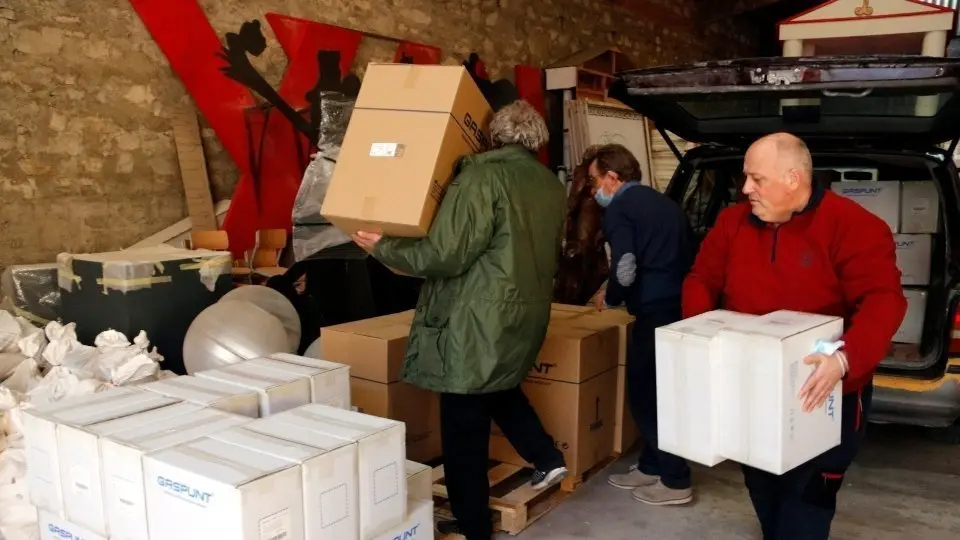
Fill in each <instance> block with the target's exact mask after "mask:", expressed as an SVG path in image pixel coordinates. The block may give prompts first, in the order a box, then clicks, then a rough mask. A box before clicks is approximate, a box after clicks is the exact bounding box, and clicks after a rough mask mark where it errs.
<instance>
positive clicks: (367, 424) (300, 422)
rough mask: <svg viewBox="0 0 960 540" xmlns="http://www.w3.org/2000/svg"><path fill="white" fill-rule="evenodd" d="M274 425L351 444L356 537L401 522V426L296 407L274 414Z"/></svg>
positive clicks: (340, 411)
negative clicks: (356, 493)
mask: <svg viewBox="0 0 960 540" xmlns="http://www.w3.org/2000/svg"><path fill="white" fill-rule="evenodd" d="M276 420H277V421H279V422H288V423H291V424H294V425H296V426H299V427H300V428H302V429H307V430H310V431H314V432H317V433H321V434H323V435H327V436H329V437H334V438H337V439H341V440H344V441H347V442H353V443H356V444H357V447H358V449H357V451H358V455H359V460H358V464H357V469H358V478H359V487H358V490H359V493H360V537H361V538H371V537H373V536H375V535H376V534H379V533H382V532H383V531H385V530H389V529H392V528H393V527H395V526H397V525H399V524H400V523H402V522H403V519H404V517H405V516H406V512H407V482H406V472H405V471H406V457H405V455H404V454H405V448H404V447H405V444H404V437H405V427H404V425H403V423H402V422H396V421H393V420H387V419H384V418H377V417H375V416H369V415H365V414H360V413H355V412H352V411H345V410H343V409H337V408H334V407H328V406H326V405H306V406H304V407H298V408H296V409H293V410H290V411H287V412H284V413H281V414H279V415H277V418H276Z"/></svg>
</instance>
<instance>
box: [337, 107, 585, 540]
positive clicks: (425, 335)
mask: <svg viewBox="0 0 960 540" xmlns="http://www.w3.org/2000/svg"><path fill="white" fill-rule="evenodd" d="M490 130H491V140H492V141H493V143H494V149H493V150H490V151H488V152H485V153H482V154H478V155H473V156H468V157H465V158H463V160H462V161H461V163H460V165H459V168H458V172H457V176H456V178H455V179H454V180H453V182H452V183H451V184H450V186H449V188H448V190H447V194H446V196H445V197H444V199H443V202H442V203H441V205H440V209H439V211H438V213H437V217H436V219H435V220H434V222H433V225H432V226H431V228H430V234H429V235H428V236H427V237H425V238H383V237H381V235H379V234H376V233H369V232H357V233H356V234H355V235H354V236H353V239H354V241H355V242H357V243H358V244H360V245H361V246H362V247H364V248H365V249H367V250H368V251H370V252H371V253H372V254H373V256H374V257H376V258H377V259H378V260H379V261H380V262H382V263H383V264H385V265H387V266H389V267H391V268H394V269H396V270H398V271H400V272H403V273H406V274H410V275H414V276H420V277H423V278H425V279H426V283H425V284H424V286H423V289H422V291H421V294H420V301H419V302H418V305H417V311H416V315H415V316H414V319H413V326H412V328H411V330H410V339H409V341H408V345H407V354H406V357H405V359H404V363H403V371H402V377H403V380H405V381H406V382H408V383H410V384H413V385H415V386H418V387H420V388H423V389H426V390H431V391H433V392H437V393H439V394H440V429H441V438H442V443H443V455H444V471H445V475H446V483H447V491H448V494H449V496H450V505H451V509H452V511H453V515H454V517H455V518H456V521H455V522H442V523H441V524H440V525H439V527H440V529H441V530H440V532H441V533H445V534H447V533H451V532H459V533H460V534H462V535H464V536H465V537H466V538H467V540H490V538H491V537H492V535H493V523H492V519H491V513H490V510H489V508H488V499H489V496H490V488H489V484H488V480H487V461H488V457H489V444H490V421H491V419H492V420H493V421H495V422H496V423H497V425H498V426H499V427H500V429H501V430H502V431H503V434H504V435H505V436H506V437H507V438H508V439H509V440H510V443H511V444H512V445H513V447H514V448H515V449H516V450H517V453H518V454H520V456H521V457H523V458H524V459H526V460H527V461H528V462H530V463H532V464H533V465H534V467H535V468H536V471H535V472H534V475H533V479H532V480H531V483H532V485H533V488H534V489H544V488H546V487H548V486H550V485H553V484H555V483H557V482H559V481H560V480H562V479H563V478H564V477H565V476H566V474H567V469H566V467H565V464H564V460H563V454H561V453H560V452H559V451H558V450H557V449H556V447H555V444H554V441H553V438H551V437H550V435H548V434H547V432H546V431H545V430H544V429H543V424H541V422H540V419H539V417H538V416H537V413H536V412H535V411H534V410H533V407H531V406H530V403H529V402H528V401H527V398H526V396H524V394H523V392H522V390H521V389H520V382H521V381H523V379H524V377H525V376H526V375H527V372H529V371H530V369H531V367H532V366H533V364H534V361H535V360H536V358H537V354H538V352H539V351H540V346H541V345H542V344H543V339H544V337H545V336H546V333H547V324H548V323H549V321H550V302H551V296H552V291H553V279H554V274H555V273H556V270H557V258H558V256H559V253H560V240H561V235H562V232H563V221H564V217H565V213H566V190H565V189H564V187H563V184H562V183H561V182H560V181H559V180H558V179H557V177H556V176H554V175H553V173H551V172H550V171H549V170H548V169H547V168H546V167H544V166H543V165H541V164H540V163H539V162H537V160H536V157H535V155H534V153H535V152H536V151H537V150H539V149H540V148H541V147H542V146H543V145H545V144H546V142H547V138H548V132H547V126H546V123H545V122H544V121H543V118H542V117H541V116H540V115H539V113H537V111H536V110H535V109H534V108H533V107H532V106H531V105H530V104H528V103H526V102H525V101H517V102H514V103H512V104H510V105H507V106H505V107H503V108H502V109H500V110H499V111H497V112H496V113H495V114H494V117H493V120H492V121H491V125H490Z"/></svg>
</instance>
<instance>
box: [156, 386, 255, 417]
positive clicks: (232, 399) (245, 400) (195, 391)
mask: <svg viewBox="0 0 960 540" xmlns="http://www.w3.org/2000/svg"><path fill="white" fill-rule="evenodd" d="M140 388H143V389H144V390H149V391H151V392H156V393H158V394H162V395H165V396H170V397H173V398H177V399H181V400H183V401H187V402H190V403H197V404H199V405H203V406H204V407H213V408H214V409H220V410H221V411H224V412H228V413H233V414H239V415H241V416H247V417H250V418H257V417H259V415H260V396H259V394H257V392H256V391H254V390H250V389H247V388H242V387H240V386H237V385H235V384H227V383H224V382H220V381H218V380H214V379H205V378H201V377H192V376H190V375H180V376H177V377H170V378H168V379H162V380H159V381H155V382H151V383H147V384H142V385H140Z"/></svg>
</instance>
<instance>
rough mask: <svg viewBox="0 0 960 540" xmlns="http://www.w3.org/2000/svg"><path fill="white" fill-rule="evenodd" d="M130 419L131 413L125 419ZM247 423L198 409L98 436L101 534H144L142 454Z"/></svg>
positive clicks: (143, 539) (114, 539) (119, 539)
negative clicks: (102, 509)
mask: <svg viewBox="0 0 960 540" xmlns="http://www.w3.org/2000/svg"><path fill="white" fill-rule="evenodd" d="M190 405H191V406H196V405H194V404H190ZM130 418H133V417H128V418H127V419H126V420H129V419H130ZM249 421H250V419H249V418H248V417H246V416H240V415H235V414H230V413H227V412H224V411H220V410H217V409H206V408H201V409H200V410H198V411H196V412H194V413H191V414H188V415H181V416H176V417H173V418H168V419H165V420H163V421H159V422H151V423H140V425H131V426H129V429H126V430H123V431H119V432H116V433H113V434H111V435H107V436H104V437H101V439H100V456H101V458H102V460H103V495H104V497H103V500H104V507H105V509H106V516H107V532H108V536H109V537H110V538H111V540H147V538H149V536H148V535H147V507H146V502H145V500H144V485H143V478H144V477H143V463H142V458H143V456H144V455H145V454H148V453H150V452H155V451H158V450H163V449H166V448H170V447H173V446H177V445H179V444H183V443H185V442H189V441H192V440H195V439H199V438H201V437H206V436H207V435H210V434H211V433H216V432H217V431H220V430H223V429H228V428H231V427H234V426H238V425H242V424H245V423H246V422H249Z"/></svg>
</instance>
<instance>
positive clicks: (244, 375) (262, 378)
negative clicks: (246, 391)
mask: <svg viewBox="0 0 960 540" xmlns="http://www.w3.org/2000/svg"><path fill="white" fill-rule="evenodd" d="M238 365H240V364H238ZM264 369H269V368H264ZM225 373H229V374H230V375H233V376H235V377H237V378H238V379H247V380H248V381H259V382H265V383H267V384H272V385H274V386H278V385H281V384H286V383H289V382H293V381H292V380H290V379H277V378H275V377H268V376H267V375H261V374H258V373H250V372H247V371H242V372H238V371H233V370H231V369H230V366H227V369H226V371H225ZM302 378H306V377H302ZM296 380H299V378H298V379H296Z"/></svg>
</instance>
